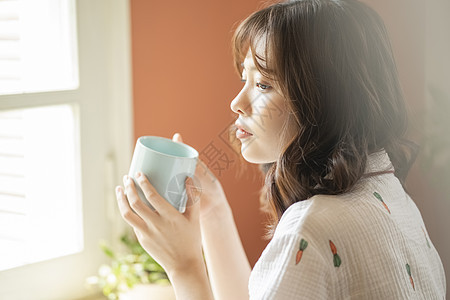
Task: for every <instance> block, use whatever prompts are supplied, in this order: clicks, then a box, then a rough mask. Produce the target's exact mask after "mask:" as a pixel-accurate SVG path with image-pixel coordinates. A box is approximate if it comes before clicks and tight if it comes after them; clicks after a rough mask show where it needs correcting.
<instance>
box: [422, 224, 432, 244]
mask: <svg viewBox="0 0 450 300" xmlns="http://www.w3.org/2000/svg"><path fill="white" fill-rule="evenodd" d="M421 228H422V232H423V235H424V236H425V240H426V241H427V246H428V248H431V246H430V242H428V237H427V234H426V233H425V230H424V229H423V227H421Z"/></svg>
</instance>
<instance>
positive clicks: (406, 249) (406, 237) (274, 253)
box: [249, 151, 446, 300]
mask: <svg viewBox="0 0 450 300" xmlns="http://www.w3.org/2000/svg"><path fill="white" fill-rule="evenodd" d="M386 170H393V168H392V165H391V162H390V160H389V156H388V155H387V154H386V152H385V151H381V152H378V153H375V154H372V155H371V156H370V157H369V163H368V167H367V169H366V174H367V173H373V172H379V171H386ZM381 200H382V201H381ZM302 240H303V241H302ZM306 243H307V244H306ZM301 247H302V249H301V250H302V251H300V252H301V258H300V260H299V262H298V263H296V262H297V255H298V252H299V250H300V248H301ZM333 248H334V249H333ZM299 255H300V254H299ZM408 267H409V270H408ZM409 274H411V276H410V275H409ZM445 291H446V285H445V275H444V269H443V266H442V262H441V259H440V257H439V255H438V253H437V252H436V249H435V248H434V246H433V244H432V242H431V240H430V239H429V237H428V233H427V231H426V228H425V225H424V223H423V220H422V217H421V215H420V212H419V210H418V209H417V207H416V205H415V204H414V202H413V201H412V200H411V198H410V197H409V195H408V194H407V193H406V192H405V191H404V189H403V188H402V185H401V184H400V182H399V181H398V179H397V178H396V177H395V176H394V174H392V173H389V174H380V175H375V176H370V177H366V178H363V179H361V180H360V182H359V183H358V185H357V186H356V188H355V189H354V190H353V191H352V192H351V193H347V194H343V195H338V196H326V195H317V196H314V197H312V198H310V199H308V200H304V201H300V202H297V203H295V204H293V205H291V206H290V207H289V208H288V209H287V210H286V212H285V213H284V214H283V216H282V218H281V220H280V222H279V224H278V226H277V228H276V230H275V234H274V237H273V239H272V240H271V241H270V242H269V244H268V245H267V247H266V248H265V249H264V251H263V253H262V255H261V257H260V258H259V260H258V261H257V263H256V264H255V266H254V268H253V270H252V272H251V275H250V281H249V296H250V299H252V300H253V299H286V300H287V299H289V300H293V299H383V300H385V299H439V300H442V299H445Z"/></svg>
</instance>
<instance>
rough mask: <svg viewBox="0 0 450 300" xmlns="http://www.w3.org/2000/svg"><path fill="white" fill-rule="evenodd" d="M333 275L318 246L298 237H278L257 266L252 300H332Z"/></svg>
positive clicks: (272, 241)
mask: <svg viewBox="0 0 450 300" xmlns="http://www.w3.org/2000/svg"><path fill="white" fill-rule="evenodd" d="M330 274H332V272H330V269H329V264H326V263H325V260H324V258H323V256H322V253H321V252H320V251H318V249H317V245H315V244H314V241H313V240H311V239H310V238H308V237H305V236H301V235H298V234H284V235H281V236H275V237H274V238H273V239H272V240H271V241H270V242H269V244H268V245H267V247H266V248H265V249H264V251H263V253H262V255H261V257H260V258H259V260H258V261H257V263H256V264H255V266H254V268H253V270H252V273H251V275H250V281H249V296H250V299H251V300H257V299H258V300H259V299H277V300H278V299H286V300H287V299H289V300H292V299H331V298H333V296H332V295H330V290H333V288H332V286H331V285H332V284H333V282H332V281H331V278H330V277H331V276H330Z"/></svg>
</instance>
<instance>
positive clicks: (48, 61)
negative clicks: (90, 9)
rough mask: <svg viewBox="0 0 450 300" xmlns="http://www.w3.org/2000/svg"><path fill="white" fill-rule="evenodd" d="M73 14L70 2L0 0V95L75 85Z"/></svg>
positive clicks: (72, 87)
mask: <svg viewBox="0 0 450 300" xmlns="http://www.w3.org/2000/svg"><path fill="white" fill-rule="evenodd" d="M73 14H74V11H73V1H67V0H0V94H15V93H28V92H40V91H56V90H67V89H74V88H77V87H78V73H77V70H78V69H77V61H76V60H77V56H76V51H75V49H76V36H75V34H74V32H75V26H74V22H73ZM74 46H75V47H74Z"/></svg>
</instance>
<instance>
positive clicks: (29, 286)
mask: <svg viewBox="0 0 450 300" xmlns="http://www.w3.org/2000/svg"><path fill="white" fill-rule="evenodd" d="M128 22H129V17H128V2H127V1H126V0H119V1H109V0H108V1H107V0H99V1H90V0H79V1H75V0H0V299H18V298H20V299H26V298H29V297H30V295H33V298H36V299H74V298H79V297H83V296H86V295H87V294H88V293H89V291H88V290H86V289H85V288H84V280H85V278H86V277H88V276H90V275H94V274H95V273H96V272H97V269H98V266H99V265H100V264H101V263H102V262H103V261H104V260H105V259H106V258H105V257H104V255H103V254H102V252H101V251H100V249H99V246H98V242H99V240H101V239H113V237H114V236H117V235H119V234H120V232H121V228H122V226H124V224H123V222H122V221H121V219H120V217H117V208H116V203H115V197H114V186H115V185H117V184H118V183H120V175H121V174H126V173H127V170H128V167H129V159H130V158H131V153H132V147H133V145H134V143H133V141H132V127H131V92H130V89H131V88H130V70H129V68H130V59H129V40H128V39H129V33H128V28H129V24H128ZM113 240H114V239H113Z"/></svg>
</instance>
